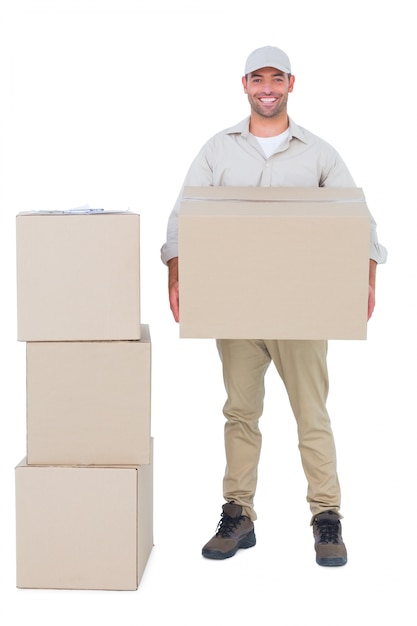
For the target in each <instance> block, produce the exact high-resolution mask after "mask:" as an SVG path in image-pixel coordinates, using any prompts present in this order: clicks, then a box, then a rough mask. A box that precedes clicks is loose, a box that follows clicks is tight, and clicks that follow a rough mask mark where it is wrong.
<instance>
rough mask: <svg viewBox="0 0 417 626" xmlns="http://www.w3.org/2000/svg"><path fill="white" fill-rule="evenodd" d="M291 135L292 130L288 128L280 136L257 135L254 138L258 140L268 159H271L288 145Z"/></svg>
mask: <svg viewBox="0 0 417 626" xmlns="http://www.w3.org/2000/svg"><path fill="white" fill-rule="evenodd" d="M289 135H290V129H289V128H287V130H284V132H283V133H281V134H280V135H275V137H257V136H256V135H254V137H256V139H257V140H258V142H259V144H260V146H261V148H262V150H263V151H264V153H265V156H266V158H267V159H269V157H270V156H271V154H274V152H276V151H277V149H278V148H280V147H281V146H282V145H284V143H286V141H287V140H288V137H289Z"/></svg>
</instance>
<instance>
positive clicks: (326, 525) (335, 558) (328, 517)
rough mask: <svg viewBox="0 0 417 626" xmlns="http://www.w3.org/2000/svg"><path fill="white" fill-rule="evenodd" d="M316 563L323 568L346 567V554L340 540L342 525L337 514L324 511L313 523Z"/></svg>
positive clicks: (341, 539)
mask: <svg viewBox="0 0 417 626" xmlns="http://www.w3.org/2000/svg"><path fill="white" fill-rule="evenodd" d="M313 535H314V542H315V543H314V548H315V550H316V562H317V563H318V564H319V565H324V566H325V567H338V566H340V565H346V563H347V552H346V546H345V544H344V543H343V538H342V525H341V523H340V519H339V517H338V515H337V513H334V512H333V511H325V512H324V513H319V514H318V515H316V517H315V518H314V521H313Z"/></svg>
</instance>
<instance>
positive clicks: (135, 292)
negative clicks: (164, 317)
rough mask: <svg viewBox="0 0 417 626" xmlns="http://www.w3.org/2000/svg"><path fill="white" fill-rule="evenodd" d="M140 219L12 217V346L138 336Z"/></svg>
mask: <svg viewBox="0 0 417 626" xmlns="http://www.w3.org/2000/svg"><path fill="white" fill-rule="evenodd" d="M139 222H140V216H139V215H137V214H135V213H130V212H113V213H112V212H107V211H104V212H97V213H80V214H79V213H71V212H68V213H58V212H50V213H48V212H46V213H42V212H38V213H36V212H32V213H19V214H18V215H17V218H16V238H17V241H16V249H17V326H18V328H17V332H18V340H19V341H65V340H73V341H82V340H85V341H94V340H113V339H116V340H117V339H140V267H139V261H140V248H139V239H140V233H139V230H140V224H139Z"/></svg>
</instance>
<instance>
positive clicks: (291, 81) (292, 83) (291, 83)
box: [288, 74, 295, 93]
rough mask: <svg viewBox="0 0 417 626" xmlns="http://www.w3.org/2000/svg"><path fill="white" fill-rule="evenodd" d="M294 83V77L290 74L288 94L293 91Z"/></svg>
mask: <svg viewBox="0 0 417 626" xmlns="http://www.w3.org/2000/svg"><path fill="white" fill-rule="evenodd" d="M294 82H295V76H293V75H292V74H291V78H290V84H289V86H288V93H291V92H292V90H293V89H294Z"/></svg>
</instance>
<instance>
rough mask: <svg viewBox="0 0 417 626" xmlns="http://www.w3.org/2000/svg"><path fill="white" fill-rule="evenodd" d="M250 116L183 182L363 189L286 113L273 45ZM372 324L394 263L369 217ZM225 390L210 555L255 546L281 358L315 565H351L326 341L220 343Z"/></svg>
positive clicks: (173, 234) (250, 92) (286, 80)
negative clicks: (271, 386)
mask: <svg viewBox="0 0 417 626" xmlns="http://www.w3.org/2000/svg"><path fill="white" fill-rule="evenodd" d="M242 84H243V89H244V92H245V93H246V94H247V97H248V101H249V104H250V117H249V118H247V119H245V120H244V121H242V122H240V123H239V124H237V125H236V126H234V127H232V128H229V129H226V130H224V131H222V132H220V133H218V134H216V135H215V136H214V137H212V138H211V139H210V140H209V141H208V142H207V143H206V144H205V145H204V146H203V148H202V149H201V151H200V153H199V154H198V156H197V157H196V159H195V160H194V162H193V163H192V165H191V167H190V170H189V172H188V174H187V176H186V179H185V181H184V186H185V185H187V186H204V185H214V186H217V185H226V186H263V187H268V186H287V187H292V186H294V187H314V186H316V187H355V183H354V181H353V179H352V177H351V175H350V173H349V171H348V170H347V168H346V165H345V164H344V162H343V161H342V159H341V158H340V156H339V155H338V153H337V152H336V151H335V150H334V149H333V148H332V147H331V146H330V145H329V144H327V143H326V142H324V141H323V140H321V139H320V138H318V137H316V136H315V135H313V134H312V133H310V132H308V131H307V130H305V129H304V128H301V127H300V126H298V125H297V124H295V122H294V121H293V120H291V119H290V118H289V117H288V114H287V104H288V95H289V94H290V93H291V92H292V91H293V88H294V76H293V75H292V73H291V66H290V61H289V59H288V56H287V55H286V54H285V52H283V51H282V50H280V49H279V48H275V47H272V46H266V47H263V48H258V49H256V50H254V51H253V52H252V53H251V54H250V55H249V57H248V59H247V62H246V66H245V75H244V76H243V78H242ZM181 196H182V191H181V193H180V195H179V197H178V200H177V203H176V205H175V207H174V209H173V211H172V213H171V215H170V218H169V221H168V229H167V241H166V243H165V244H164V245H163V246H162V250H161V253H162V260H163V262H164V263H165V264H167V265H168V268H169V299H170V306H171V310H172V313H173V315H174V318H175V320H176V321H177V322H178V321H179V298H178V293H179V292H178V248H177V241H178V239H177V237H178V233H177V229H178V223H177V219H178V210H179V206H180V202H181ZM371 226H372V227H371V240H370V263H369V299H368V319H369V318H370V317H371V315H372V312H373V310H374V306H375V278H376V266H377V264H378V263H384V262H385V260H386V254H387V253H386V250H385V248H384V247H383V246H381V245H379V243H378V239H377V235H376V225H375V222H374V221H373V219H372V220H371ZM217 347H218V351H219V355H220V358H221V361H222V365H223V377H224V383H225V388H226V391H227V401H226V403H225V405H224V409H223V412H224V416H225V417H226V423H225V451H226V461H227V465H226V472H225V476H224V481H223V495H224V499H225V500H226V503H225V504H224V505H223V512H222V516H221V520H220V522H219V524H218V526H217V530H216V533H215V535H214V536H213V537H212V538H211V539H210V541H208V543H207V544H206V545H205V546H204V547H203V551H202V553H203V555H204V556H205V557H207V558H211V559H225V558H229V557H232V556H233V555H234V554H236V552H237V550H238V549H240V548H249V547H251V546H254V545H255V543H256V539H255V532H254V520H255V519H256V513H255V510H254V497H255V490H256V483H257V468H258V462H259V456H260V449H261V433H260V431H259V426H258V421H259V418H260V416H261V414H262V408H263V398H264V376H265V373H266V370H267V368H268V366H269V364H270V363H271V361H273V363H274V365H275V367H276V369H277V371H278V373H279V375H280V377H281V379H282V380H283V383H284V385H285V387H286V390H287V393H288V397H289V401H290V403H291V407H292V410H293V413H294V416H295V418H296V421H297V429H298V437H299V449H300V454H301V461H302V465H303V469H304V472H305V475H306V478H307V483H308V491H307V501H308V503H309V505H310V510H311V514H312V517H311V525H312V526H313V535H314V541H315V544H314V545H315V551H316V561H317V563H318V564H319V565H323V566H340V565H344V564H345V563H346V562H347V551H346V547H345V545H344V542H343V539H342V534H341V523H340V519H341V517H342V515H341V513H340V500H341V494H340V486H339V480H338V476H337V468H336V452H335V445H334V440H333V434H332V430H331V425H330V419H329V416H328V413H327V410H326V400H327V393H328V374H327V362H326V358H327V341H324V340H323V341H299V340H298V341H290V340H286V341H282V340H279V339H277V340H273V341H272V340H261V339H256V340H255V339H254V340H253V341H250V340H226V339H221V340H217Z"/></svg>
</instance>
